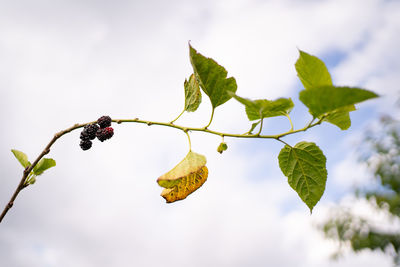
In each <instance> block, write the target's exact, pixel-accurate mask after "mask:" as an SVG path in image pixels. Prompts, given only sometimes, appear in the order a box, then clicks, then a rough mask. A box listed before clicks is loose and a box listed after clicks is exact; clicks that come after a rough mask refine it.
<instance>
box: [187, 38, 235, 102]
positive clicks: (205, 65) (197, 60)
mask: <svg viewBox="0 0 400 267" xmlns="http://www.w3.org/2000/svg"><path fill="white" fill-rule="evenodd" d="M189 50H190V53H189V54H190V62H191V64H192V67H193V71H194V74H195V75H196V79H197V81H198V82H199V85H200V87H201V89H203V91H204V93H205V94H206V95H208V96H209V98H210V101H211V105H212V107H213V108H214V109H215V108H216V107H218V106H220V105H222V104H224V103H225V102H226V101H228V100H229V99H231V98H232V96H231V95H230V94H229V92H236V89H237V85H236V80H235V78H233V77H230V78H227V75H228V72H227V71H226V70H225V68H224V67H222V66H220V65H218V63H217V62H215V61H214V60H213V59H211V58H207V57H205V56H203V55H202V54H200V53H197V51H196V50H195V49H194V48H193V47H192V46H191V45H189Z"/></svg>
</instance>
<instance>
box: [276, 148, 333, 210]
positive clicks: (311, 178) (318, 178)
mask: <svg viewBox="0 0 400 267" xmlns="http://www.w3.org/2000/svg"><path fill="white" fill-rule="evenodd" d="M278 160H279V167H280V168H281V170H282V172H283V174H284V175H285V176H286V177H288V182H289V185H290V186H291V187H292V188H293V189H294V190H295V191H296V192H297V194H298V195H299V197H300V198H301V199H302V200H303V202H304V203H306V205H307V206H308V207H309V208H310V211H311V212H312V209H313V208H314V206H315V205H316V204H317V202H318V201H319V200H320V199H321V197H322V195H323V193H324V191H325V184H326V178H327V175H328V173H327V171H326V158H325V156H324V154H323V153H322V151H321V149H319V147H318V146H317V145H316V144H315V143H310V142H304V141H303V142H300V143H297V144H296V145H295V146H294V147H290V146H288V145H286V146H285V147H284V148H282V150H281V152H280V153H279V156H278Z"/></svg>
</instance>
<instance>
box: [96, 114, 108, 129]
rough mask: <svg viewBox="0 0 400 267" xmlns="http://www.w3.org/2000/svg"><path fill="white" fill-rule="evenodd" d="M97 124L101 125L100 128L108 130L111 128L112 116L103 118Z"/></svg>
mask: <svg viewBox="0 0 400 267" xmlns="http://www.w3.org/2000/svg"><path fill="white" fill-rule="evenodd" d="M97 123H98V124H99V125H100V128H106V127H109V126H111V118H110V116H102V117H100V118H99V119H98V120H97Z"/></svg>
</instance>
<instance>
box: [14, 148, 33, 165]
mask: <svg viewBox="0 0 400 267" xmlns="http://www.w3.org/2000/svg"><path fill="white" fill-rule="evenodd" d="M11 152H12V153H13V154H14V156H15V158H16V159H17V160H18V161H19V163H21V165H22V167H24V168H26V167H28V166H29V165H31V163H30V162H29V161H28V156H27V155H26V154H25V153H24V152H22V151H19V150H16V149H11Z"/></svg>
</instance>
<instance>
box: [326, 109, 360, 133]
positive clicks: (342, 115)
mask: <svg viewBox="0 0 400 267" xmlns="http://www.w3.org/2000/svg"><path fill="white" fill-rule="evenodd" d="M354 110H356V107H355V106H354V105H350V106H347V107H343V108H339V109H338V110H336V111H334V112H332V113H330V114H329V115H328V116H327V117H326V118H325V119H324V120H325V121H327V122H329V123H332V124H334V125H336V126H337V127H339V128H340V129H341V130H347V129H349V128H350V126H351V120H350V113H349V112H350V111H354Z"/></svg>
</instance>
